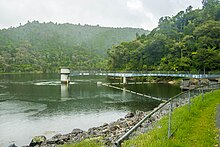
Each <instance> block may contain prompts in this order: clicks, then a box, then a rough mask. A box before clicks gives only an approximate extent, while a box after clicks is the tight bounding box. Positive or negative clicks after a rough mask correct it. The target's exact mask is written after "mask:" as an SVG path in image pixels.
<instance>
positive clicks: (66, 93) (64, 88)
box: [60, 84, 70, 100]
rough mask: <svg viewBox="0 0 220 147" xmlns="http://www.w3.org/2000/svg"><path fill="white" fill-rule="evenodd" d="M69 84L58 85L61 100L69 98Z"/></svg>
mask: <svg viewBox="0 0 220 147" xmlns="http://www.w3.org/2000/svg"><path fill="white" fill-rule="evenodd" d="M69 89H70V85H69V84H61V85H60V91H61V100H62V98H68V97H69Z"/></svg>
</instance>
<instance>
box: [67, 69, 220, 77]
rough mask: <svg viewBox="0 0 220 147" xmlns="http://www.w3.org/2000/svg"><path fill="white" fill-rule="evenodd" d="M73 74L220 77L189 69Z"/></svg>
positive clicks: (79, 72)
mask: <svg viewBox="0 0 220 147" xmlns="http://www.w3.org/2000/svg"><path fill="white" fill-rule="evenodd" d="M70 75H71V76H88V75H97V76H115V77H145V76H161V77H182V78H195V79H203V78H220V73H215V74H214V73H210V74H209V73H207V74H201V73H192V72H188V71H183V72H181V71H177V72H176V71H124V72H117V71H73V72H71V74H70Z"/></svg>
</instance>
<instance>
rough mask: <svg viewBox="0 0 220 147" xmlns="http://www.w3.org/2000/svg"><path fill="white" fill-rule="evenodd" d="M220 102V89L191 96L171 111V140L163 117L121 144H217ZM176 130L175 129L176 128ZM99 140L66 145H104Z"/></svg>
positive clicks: (176, 146) (187, 146)
mask: <svg viewBox="0 0 220 147" xmlns="http://www.w3.org/2000/svg"><path fill="white" fill-rule="evenodd" d="M219 103H220V91H214V92H213V93H212V92H210V93H207V94H205V96H204V101H202V96H198V97H196V98H194V99H192V104H191V106H190V111H189V107H188V105H185V106H183V107H180V108H176V109H175V110H174V111H173V114H172V124H171V126H172V129H171V130H172V131H173V130H175V129H176V131H175V133H174V134H173V136H172V137H171V138H170V139H168V137H167V136H168V135H167V134H168V133H167V128H168V117H167V116H165V117H163V118H162V119H161V120H160V121H159V122H158V123H157V124H155V125H154V127H155V128H154V129H153V130H151V131H149V132H148V133H146V134H142V135H139V136H137V137H135V138H133V139H131V140H126V141H124V142H123V143H122V146H123V147H146V146H147V147H210V146H212V147H213V146H218V140H217V128H216V123H215V120H216V106H217V105H218V104H219ZM177 128H178V129H177ZM173 132H174V131H173ZM101 146H104V145H103V144H102V143H101V142H97V139H87V140H84V141H82V142H79V143H76V144H65V145H64V146H63V147H101Z"/></svg>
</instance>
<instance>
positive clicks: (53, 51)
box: [0, 21, 148, 72]
mask: <svg viewBox="0 0 220 147" xmlns="http://www.w3.org/2000/svg"><path fill="white" fill-rule="evenodd" d="M143 33H146V34H147V33H148V31H145V30H143V29H134V28H108V27H100V26H90V25H83V26H82V25H80V24H78V25H74V24H68V23H67V24H57V23H52V22H50V23H39V22H38V21H33V22H28V23H27V24H25V25H20V26H19V27H17V28H9V29H2V30H0V72H57V70H58V69H59V68H60V67H62V66H65V67H70V68H73V69H84V70H85V69H86V70H90V69H91V70H92V69H103V68H106V63H107V62H106V61H107V60H106V57H107V53H106V52H107V49H108V48H111V46H112V45H118V44H120V43H121V42H122V41H131V40H134V39H135V38H136V36H137V35H138V34H143Z"/></svg>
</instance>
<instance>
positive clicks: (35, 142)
mask: <svg viewBox="0 0 220 147" xmlns="http://www.w3.org/2000/svg"><path fill="white" fill-rule="evenodd" d="M45 141H46V137H45V136H35V137H34V138H33V139H32V140H31V143H30V144H29V146H31V147H33V146H40V145H41V144H42V143H44V142H45Z"/></svg>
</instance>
